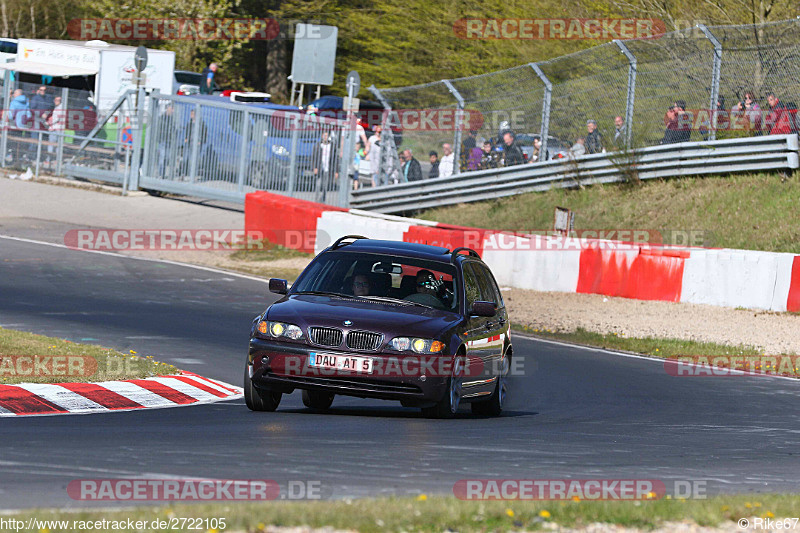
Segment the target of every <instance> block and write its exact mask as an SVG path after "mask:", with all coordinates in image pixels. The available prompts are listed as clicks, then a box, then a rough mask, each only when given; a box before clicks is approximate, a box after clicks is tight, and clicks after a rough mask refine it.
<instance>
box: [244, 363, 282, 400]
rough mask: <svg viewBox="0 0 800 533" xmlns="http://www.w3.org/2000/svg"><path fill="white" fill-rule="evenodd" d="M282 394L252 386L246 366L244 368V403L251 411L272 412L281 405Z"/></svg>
mask: <svg viewBox="0 0 800 533" xmlns="http://www.w3.org/2000/svg"><path fill="white" fill-rule="evenodd" d="M282 396H283V394H282V393H280V392H276V391H272V390H266V389H259V388H258V387H256V386H255V385H253V380H252V379H250V372H248V368H247V366H245V368H244V403H246V404H247V408H248V409H250V410H251V411H274V410H275V409H277V408H278V405H280V403H281V397H282Z"/></svg>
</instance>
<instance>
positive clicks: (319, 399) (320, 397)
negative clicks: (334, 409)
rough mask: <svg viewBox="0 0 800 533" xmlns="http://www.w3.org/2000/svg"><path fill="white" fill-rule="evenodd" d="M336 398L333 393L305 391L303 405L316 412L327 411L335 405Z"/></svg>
mask: <svg viewBox="0 0 800 533" xmlns="http://www.w3.org/2000/svg"><path fill="white" fill-rule="evenodd" d="M334 396H335V394H334V393H332V392H325V391H317V390H304V391H303V405H305V406H306V407H308V408H309V409H314V410H316V411H327V410H328V409H330V407H331V404H332V403H333V397H334Z"/></svg>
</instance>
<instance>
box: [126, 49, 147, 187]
mask: <svg viewBox="0 0 800 533" xmlns="http://www.w3.org/2000/svg"><path fill="white" fill-rule="evenodd" d="M133 64H134V66H135V67H136V104H135V109H134V116H132V117H130V118H131V133H132V134H133V154H132V157H131V159H132V161H131V166H130V167H129V168H128V173H127V174H126V176H125V180H124V181H123V183H122V194H123V195H126V194H128V190H129V188H130V187H131V186H133V187H134V188H138V186H139V175H138V172H139V166H140V164H141V161H142V159H141V156H142V154H141V152H142V129H143V127H144V125H143V124H142V122H144V113H142V109H141V107H140V106H141V105H142V104H143V102H140V101H139V96H140V93H142V90H141V85H142V84H143V83H145V74H144V69H146V68H147V48H145V47H144V46H139V47H138V48H137V49H136V53H134V55H133ZM142 96H144V95H142ZM120 118H121V117H120ZM134 172H135V173H136V175H131V174H132V173H134Z"/></svg>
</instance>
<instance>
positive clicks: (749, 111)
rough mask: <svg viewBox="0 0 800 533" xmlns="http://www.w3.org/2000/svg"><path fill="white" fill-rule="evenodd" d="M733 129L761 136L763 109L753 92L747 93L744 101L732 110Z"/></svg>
mask: <svg viewBox="0 0 800 533" xmlns="http://www.w3.org/2000/svg"><path fill="white" fill-rule="evenodd" d="M730 127H731V129H744V130H747V131H750V132H752V134H753V135H761V108H760V107H759V106H758V102H756V99H755V96H754V95H753V91H749V90H748V91H745V92H744V98H742V101H741V102H739V103H738V104H736V105H735V106H733V108H732V109H731V124H730Z"/></svg>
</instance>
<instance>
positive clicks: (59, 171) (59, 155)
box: [56, 87, 125, 179]
mask: <svg viewBox="0 0 800 533" xmlns="http://www.w3.org/2000/svg"><path fill="white" fill-rule="evenodd" d="M61 104H62V105H63V106H64V107H63V111H64V113H63V114H62V116H61V117H59V120H62V121H63V122H64V124H63V126H64V129H62V130H60V131H59V134H58V146H57V147H56V176H61V175H63V173H64V136H65V135H66V130H67V117H66V113H67V109H69V89H67V88H66V87H62V88H61ZM123 179H125V178H124V176H123Z"/></svg>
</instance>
